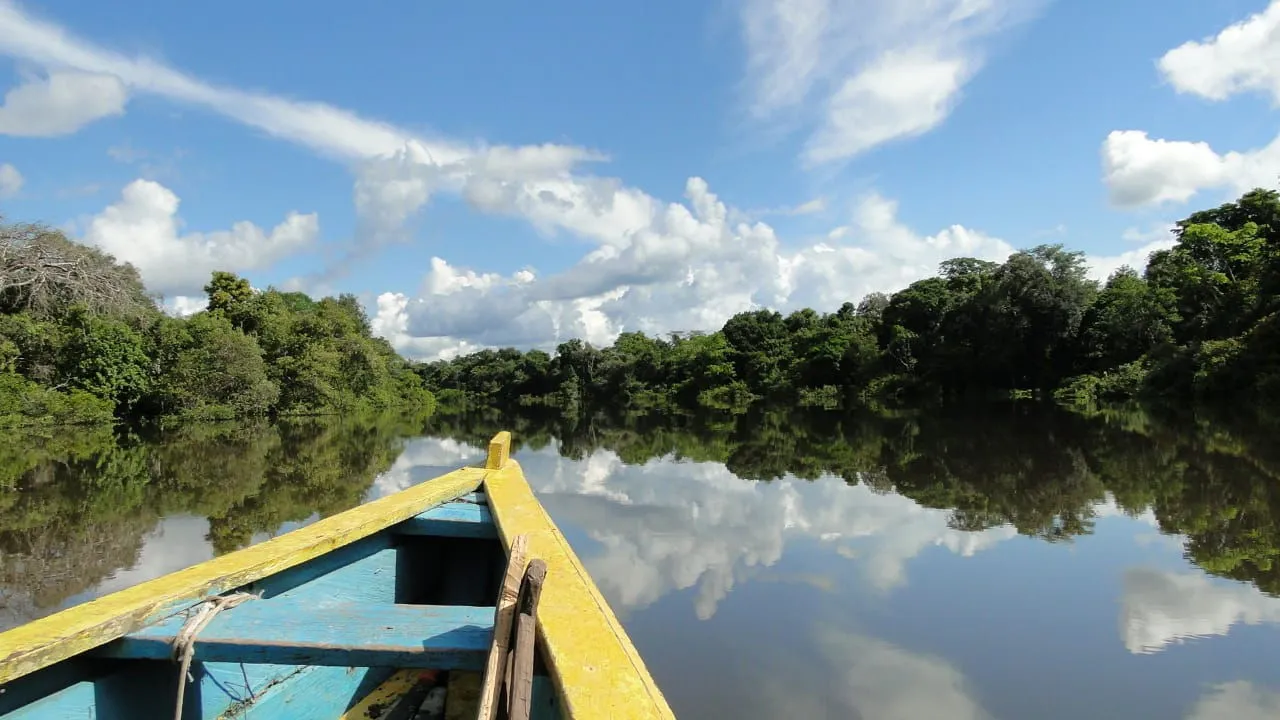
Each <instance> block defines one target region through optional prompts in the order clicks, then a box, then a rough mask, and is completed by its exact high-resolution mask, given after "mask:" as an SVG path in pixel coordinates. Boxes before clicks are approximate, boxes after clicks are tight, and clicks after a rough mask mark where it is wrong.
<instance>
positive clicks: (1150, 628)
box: [1120, 568, 1280, 654]
mask: <svg viewBox="0 0 1280 720" xmlns="http://www.w3.org/2000/svg"><path fill="white" fill-rule="evenodd" d="M1121 592H1122V601H1121V603H1122V607H1121V612H1120V632H1121V636H1122V637H1123V639H1124V645H1125V648H1127V649H1128V650H1129V652H1131V653H1135V654H1149V653H1155V652H1159V651H1160V650H1162V649H1164V648H1165V647H1166V646H1168V645H1170V644H1173V643H1181V642H1184V641H1185V640H1187V639H1190V638H1200V637H1208V636H1210V635H1226V634H1227V633H1228V632H1230V631H1231V627H1232V626H1233V625H1236V624H1238V623H1244V624H1246V625H1257V624H1260V623H1269V624H1270V623H1280V599H1277V598H1273V597H1269V596H1267V595H1265V594H1263V593H1262V592H1261V591H1259V590H1258V589H1257V588H1255V587H1253V586H1251V585H1247V584H1245V583H1235V582H1231V583H1229V582H1223V581H1219V580H1214V579H1212V578H1210V577H1209V576H1207V575H1205V574H1203V573H1173V572H1166V571H1160V570H1151V569H1146V568H1136V569H1132V570H1128V571H1126V572H1125V574H1124V587H1123V590H1122V591H1121Z"/></svg>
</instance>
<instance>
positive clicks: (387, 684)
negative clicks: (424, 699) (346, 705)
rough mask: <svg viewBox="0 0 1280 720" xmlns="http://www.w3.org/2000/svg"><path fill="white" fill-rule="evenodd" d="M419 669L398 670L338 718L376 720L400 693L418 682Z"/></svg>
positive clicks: (398, 697)
mask: <svg viewBox="0 0 1280 720" xmlns="http://www.w3.org/2000/svg"><path fill="white" fill-rule="evenodd" d="M420 674H422V671H421V670H400V671H399V672H397V673H396V674H394V675H392V676H391V677H389V678H387V679H386V680H384V681H383V683H382V684H381V685H379V686H378V687H376V688H374V689H373V691H372V692H370V693H369V694H368V695H365V696H364V699H363V700H361V701H360V702H358V703H356V704H355V705H352V706H351V709H350V710H348V711H346V712H344V713H342V714H341V715H339V716H338V720H377V719H378V718H380V717H382V716H383V715H384V714H385V713H386V711H387V710H390V709H391V706H392V705H394V704H395V702H396V700H399V699H400V697H401V696H402V695H404V694H405V693H407V692H409V691H410V690H412V689H413V686H414V685H416V684H417V683H418V676H419V675H420Z"/></svg>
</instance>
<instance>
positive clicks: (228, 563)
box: [0, 468, 487, 684]
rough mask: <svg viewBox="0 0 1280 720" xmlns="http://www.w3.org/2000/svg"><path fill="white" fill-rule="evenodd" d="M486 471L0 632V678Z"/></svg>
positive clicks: (408, 513) (327, 547) (444, 496)
mask: <svg viewBox="0 0 1280 720" xmlns="http://www.w3.org/2000/svg"><path fill="white" fill-rule="evenodd" d="M486 472H487V471H486V470H484V469H482V468H462V469H460V470H455V471H453V472H451V473H448V474H445V475H442V476H440V477H438V478H435V479H434V480H429V481H427V482H424V483H421V484H419V485H415V486H413V487H411V488H408V489H406V490H402V491H400V492H398V493H395V494H394V495H388V496H387V497H384V498H379V499H378V500H374V501H373V502H370V503H366V504H364V505H360V506H358V507H354V508H352V509H350V510H347V511H345V512H342V513H339V514H337V515H333V516H331V517H328V518H325V519H323V520H319V521H317V522H315V523H312V524H311V525H308V526H306V527H304V528H299V529H297V530H294V531H293V532H289V533H286V534H284V535H281V536H279V537H277V538H274V539H272V540H268V541H267V542H264V543H261V544H258V545H253V546H250V547H247V548H245V549H243V550H239V551H237V552H233V553H229V554H227V555H223V556H222V557H218V558H214V559H212V560H209V561H207V562H203V563H200V564H198V565H193V566H191V567H189V568H186V569H185V570H179V571H178V572H175V573H171V574H169V575H165V576H163V577H158V578H156V579H154V580H149V581H147V582H144V583H140V584H138V585H134V586H133V587H130V588H127V589H124V590H121V591H119V592H115V593H112V594H110V595H104V596H103V597H100V598H98V599H96V600H92V601H90V602H87V603H84V604H82V605H77V606H75V607H72V608H68V609H66V610H63V611H62V612H59V613H56V614H53V615H49V616H47V617H44V618H40V619H37V620H33V621H32V622H30V623H27V624H26V625H22V626H19V627H16V628H14V629H12V630H9V631H7V632H3V633H0V684H3V683H6V682H8V681H10V680H13V679H14V678H19V677H22V676H23V675H27V674H29V673H33V672H35V671H37V670H39V669H41V668H45V667H48V666H50V665H52V664H54V663H56V662H58V661H60V660H65V659H67V658H69V657H72V656H75V655H78V654H80V653H82V652H84V651H86V650H91V649H93V648H95V647H98V646H99V645H102V644H104V643H107V642H110V641H112V640H115V639H116V638H119V637H121V636H123V635H126V634H128V633H130V632H133V631H135V630H137V629H139V628H141V627H144V626H145V625H147V624H148V623H150V622H153V621H155V620H157V619H159V618H162V617H164V616H166V615H168V614H171V613H172V612H175V611H176V610H179V609H181V608H182V607H183V606H185V605H187V604H191V603H195V602H198V601H200V600H202V599H204V598H207V597H210V596H213V595H218V594H220V593H224V592H227V591H228V590H233V589H235V588H237V587H241V586H243V585H246V584H248V583H251V582H254V581H256V580H260V579H262V578H264V577H267V576H269V575H272V574H274V573H278V572H280V571H282V570H286V569H288V568H291V567H294V566H295V565H299V564H301V563H304V562H306V561H308V560H311V559H313V558H316V557H319V556H321V555H324V554H325V553H327V552H330V551H331V550H334V549H336V548H339V547H342V546H344V545H348V544H350V543H353V542H355V541H357V540H360V539H362V538H365V537H368V536H370V535H373V534H374V533H376V532H378V531H380V530H384V529H386V528H388V527H390V526H391V525H394V524H396V523H398V522H401V521H402V520H407V519H409V518H411V517H413V516H414V515H417V514H418V513H421V512H424V511H426V510H428V509H430V508H432V507H435V506H436V505H440V504H441V503H445V502H449V501H450V500H453V499H455V498H458V497H461V496H463V495H465V494H467V493H469V492H472V491H474V490H476V489H477V488H478V487H479V486H480V483H481V481H482V480H483V479H484V477H485V474H486Z"/></svg>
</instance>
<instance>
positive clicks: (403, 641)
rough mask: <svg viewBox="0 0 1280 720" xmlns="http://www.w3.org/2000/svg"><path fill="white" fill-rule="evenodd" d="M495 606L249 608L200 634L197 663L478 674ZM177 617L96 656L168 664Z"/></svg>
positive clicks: (221, 617) (234, 611)
mask: <svg viewBox="0 0 1280 720" xmlns="http://www.w3.org/2000/svg"><path fill="white" fill-rule="evenodd" d="M493 614H494V610H493V608H492V607H468V606H446V605H392V604H390V603H354V602H353V603H343V604H336V605H328V606H321V607H307V608H302V607H297V606H296V605H294V604H293V603H273V602H271V601H266V600H264V601H251V602H248V603H246V604H244V605H241V606H239V607H236V608H233V609H231V610H227V611H225V612H223V613H221V614H219V615H218V616H217V617H216V618H214V619H213V621H212V622H210V623H209V625H208V626H207V627H205V628H204V630H202V631H201V632H200V635H199V636H198V637H197V638H196V643H195V656H194V657H195V660H197V661H205V662H243V663H277V664H295V665H322V666H347V667H357V666H384V667H418V668H437V669H441V670H455V669H456V670H476V669H479V668H482V667H484V663H485V658H486V655H487V653H488V651H489V645H490V643H491V642H492V639H493ZM184 621H185V617H183V616H181V615H179V616H176V617H173V618H169V619H167V620H165V621H163V622H160V623H158V624H156V625H154V626H151V627H148V628H144V629H142V630H139V631H137V632H134V633H131V634H129V635H127V636H125V637H123V638H121V639H119V640H116V641H114V642H111V643H108V644H107V645H104V646H103V647H102V648H100V649H98V650H97V651H95V654H96V655H98V656H105V657H113V658H131V659H139V658H145V659H167V658H169V657H171V655H172V652H173V651H172V648H171V646H170V643H172V642H173V638H174V636H175V635H176V634H177V632H178V631H179V629H180V628H181V627H182V624H183V622H184Z"/></svg>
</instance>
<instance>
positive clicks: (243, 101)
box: [0, 2, 603, 243]
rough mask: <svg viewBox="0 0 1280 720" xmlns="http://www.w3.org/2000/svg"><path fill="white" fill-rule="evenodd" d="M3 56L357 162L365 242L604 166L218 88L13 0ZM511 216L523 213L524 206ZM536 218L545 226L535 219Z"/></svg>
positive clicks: (586, 154)
mask: <svg viewBox="0 0 1280 720" xmlns="http://www.w3.org/2000/svg"><path fill="white" fill-rule="evenodd" d="M0 53H4V54H7V55H10V56H13V57H16V58H20V59H23V60H27V61H30V62H34V63H38V64H41V65H44V66H46V67H51V68H59V69H62V68H71V69H74V70H76V71H79V72H81V73H85V74H93V75H95V76H107V77H111V78H115V79H116V81H118V82H119V83H122V84H123V86H124V87H126V88H127V89H128V90H131V91H133V92H139V93H150V94H155V95H159V96H163V97H166V98H168V99H171V100H175V101H178V102H183V103H187V104H191V105H196V106H200V107H203V108H206V109H208V110H211V111H213V112H216V113H219V114H221V115H224V116H226V117H228V118H231V119H233V120H235V121H237V122H241V123H244V124H246V125H249V126H251V127H255V128H258V129H260V130H263V131H265V132H267V133H268V134H270V135H272V136H274V137H277V138H280V139H282V140H287V141H290V142H294V143H298V144H300V145H303V146H305V147H307V148H310V149H312V150H314V151H316V152H317V153H320V154H322V155H325V156H327V157H331V158H334V159H337V160H340V161H343V162H346V163H349V164H351V165H352V166H353V168H354V171H355V172H356V175H357V183H356V189H355V202H356V206H357V209H358V210H359V211H360V214H361V225H362V230H363V233H362V235H361V239H362V240H363V241H365V242H366V243H377V242H385V241H387V240H388V239H394V238H395V237H396V236H397V231H398V229H399V226H400V225H401V224H402V223H403V222H404V221H405V220H406V219H407V218H408V217H409V216H411V215H412V214H413V213H415V212H417V211H418V210H419V209H421V207H422V206H423V205H424V204H425V203H426V202H427V200H428V199H429V198H430V196H431V194H432V192H434V191H436V190H439V189H446V190H450V191H453V192H463V193H465V194H467V196H468V198H469V199H472V198H473V196H474V198H483V197H485V196H486V193H487V194H489V195H493V194H497V195H499V196H501V197H502V198H522V197H523V196H524V195H527V194H528V193H527V188H525V190H526V192H521V188H522V187H523V186H527V185H528V184H529V183H530V182H532V181H533V180H535V179H540V180H558V181H560V182H563V181H564V180H565V179H566V178H567V177H568V176H567V171H568V170H569V169H570V168H571V167H572V166H573V165H575V164H577V163H580V162H584V161H590V160H599V159H603V158H602V156H601V155H600V154H599V153H596V152H593V151H589V150H585V149H582V148H573V147H564V146H559V145H550V144H546V145H537V146H530V147H518V148H511V147H505V146H484V145H468V144H465V143H459V142H454V141H449V140H442V139H438V138H437V139H428V138H425V137H423V136H421V135H420V134H417V133H412V132H409V131H407V130H404V129H401V128H397V127H395V126H393V125H390V124H388V123H383V122H378V121H374V120H369V119H366V118H362V117H359V116H357V115H355V114H354V113H351V112H348V111H346V110H343V109H340V108H336V107H333V106H330V105H325V104H323V103H316V102H302V101H295V100H289V99H285V98H280V97H275V96H272V95H267V94H263V93H254V92H246V91H243V90H238V89H233V88H226V87H218V86H215V85H212V84H209V83H206V82H203V81H201V80H199V79H197V78H194V77H192V76H190V75H187V74H185V73H182V72H179V71H177V70H174V69H172V68H170V67H167V66H165V65H164V64H162V63H160V62H157V61H155V60H151V59H147V58H134V57H128V56H126V55H123V54H121V53H118V52H114V51H111V50H107V49H104V48H102V47H99V46H97V45H95V44H93V43H90V42H87V41H85V40H83V39H81V38H77V37H75V36H73V35H72V34H70V33H68V32H67V31H66V30H64V29H63V28H61V27H59V26H57V25H55V24H53V23H50V22H47V21H44V20H40V19H38V18H36V17H33V16H32V15H30V14H28V13H26V12H24V11H23V10H22V9H20V8H19V7H18V6H17V5H15V4H13V3H11V2H0ZM59 72H62V70H59ZM478 205H480V206H482V205H483V203H478ZM482 209H484V208H483V207H482ZM510 209H512V210H514V211H521V210H522V209H523V205H522V204H520V203H516V204H514V205H512V207H511V208H510ZM533 209H535V210H536V209H537V208H536V207H535V208H533ZM530 219H531V220H532V221H534V222H535V223H537V222H540V218H539V217H537V216H536V215H534V216H531V217H530ZM560 224H563V223H560Z"/></svg>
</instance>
